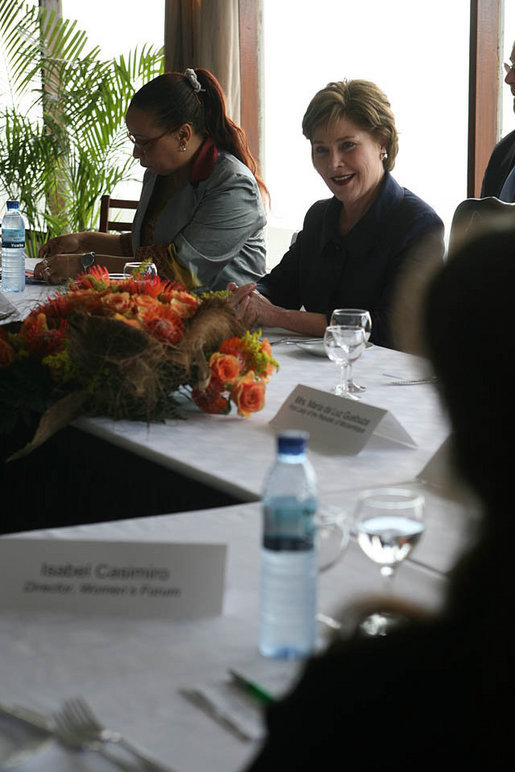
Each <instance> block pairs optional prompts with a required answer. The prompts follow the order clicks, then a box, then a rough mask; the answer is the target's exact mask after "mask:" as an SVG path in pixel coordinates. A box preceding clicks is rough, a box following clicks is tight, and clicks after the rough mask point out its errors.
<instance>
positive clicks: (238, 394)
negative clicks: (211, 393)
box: [231, 370, 266, 418]
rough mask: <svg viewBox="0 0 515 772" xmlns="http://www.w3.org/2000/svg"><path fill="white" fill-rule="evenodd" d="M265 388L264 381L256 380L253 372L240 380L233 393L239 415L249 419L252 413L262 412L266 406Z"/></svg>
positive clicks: (250, 371)
mask: <svg viewBox="0 0 515 772" xmlns="http://www.w3.org/2000/svg"><path fill="white" fill-rule="evenodd" d="M265 388H266V387H265V384H264V383H263V381H256V380H254V372H253V371H252V370H249V372H248V373H246V375H244V376H243V377H242V378H240V379H239V381H238V383H237V384H236V386H235V387H234V389H233V390H232V393H231V399H232V400H233V401H234V403H235V404H236V406H237V408H238V415H241V416H243V417H244V418H248V417H249V415H250V414H251V413H256V412H257V411H258V410H262V409H263V407H264V405H265Z"/></svg>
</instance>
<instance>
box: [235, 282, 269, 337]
mask: <svg viewBox="0 0 515 772" xmlns="http://www.w3.org/2000/svg"><path fill="white" fill-rule="evenodd" d="M256 287H257V285H256V284H255V283H254V282H250V283H249V284H243V285H242V286H241V287H238V286H237V285H236V284H234V282H231V283H230V284H228V285H227V289H228V290H230V292H231V293H232V294H231V295H230V296H229V302H230V303H231V304H232V306H233V307H234V309H235V311H236V313H237V315H238V316H239V317H240V318H241V319H243V320H244V321H246V322H247V323H249V322H250V323H251V324H252V325H253V326H256V325H258V324H259V325H263V326H264V327H273V326H274V321H273V319H274V318H275V311H276V309H277V307H276V306H274V305H273V304H272V303H271V302H270V301H269V300H268V299H267V298H265V296H264V295H262V294H261V293H260V292H258V291H257V289H256Z"/></svg>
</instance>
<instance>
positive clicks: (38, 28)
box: [0, 0, 163, 256]
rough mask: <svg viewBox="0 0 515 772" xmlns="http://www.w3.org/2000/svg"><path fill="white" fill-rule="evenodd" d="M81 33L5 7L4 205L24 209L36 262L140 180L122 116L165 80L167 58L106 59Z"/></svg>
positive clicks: (155, 54) (1, 21)
mask: <svg viewBox="0 0 515 772" xmlns="http://www.w3.org/2000/svg"><path fill="white" fill-rule="evenodd" d="M76 24H77V23H76V21H69V20H66V19H60V18H56V16H55V14H54V12H52V13H48V12H47V11H41V10H40V9H39V8H37V7H30V6H28V5H25V3H23V2H21V1H20V0H2V3H1V4H0V49H1V54H2V57H3V59H4V61H5V63H6V78H7V81H6V82H7V89H6V91H5V93H0V196H1V198H0V202H1V201H2V199H3V200H4V201H5V199H7V198H16V199H19V200H20V207H21V209H22V211H23V213H24V214H25V216H26V219H27V221H28V223H29V228H30V232H29V234H28V244H27V251H28V252H29V254H30V255H33V256H35V255H36V254H37V249H38V247H39V246H40V245H41V244H42V243H43V242H44V241H46V240H47V238H50V237H52V236H58V235H61V234H63V233H70V232H75V231H82V230H91V229H95V228H96V227H97V225H98V217H99V209H100V197H101V196H102V195H103V194H104V193H111V192H112V191H113V189H114V187H115V185H117V184H118V183H119V182H121V181H127V180H130V179H133V178H134V165H135V162H134V159H133V158H132V148H131V147H128V145H127V142H126V131H125V122H124V118H125V113H126V111H127V107H128V104H129V102H130V99H131V97H132V95H133V94H134V92H135V91H136V90H137V88H139V87H140V86H141V85H142V84H143V83H145V82H146V81H148V80H151V79H152V78H154V77H156V76H157V75H159V74H160V73H161V72H162V71H163V50H162V49H157V48H156V47H155V46H151V45H143V46H141V47H137V48H135V49H134V50H132V51H130V52H129V53H128V54H126V55H121V56H119V57H116V58H114V59H111V60H103V59H102V58H101V54H100V50H99V48H98V47H93V48H91V47H90V46H89V45H88V40H87V35H86V33H85V32H84V31H83V30H79V29H77V28H76ZM2 208H3V207H0V209H2Z"/></svg>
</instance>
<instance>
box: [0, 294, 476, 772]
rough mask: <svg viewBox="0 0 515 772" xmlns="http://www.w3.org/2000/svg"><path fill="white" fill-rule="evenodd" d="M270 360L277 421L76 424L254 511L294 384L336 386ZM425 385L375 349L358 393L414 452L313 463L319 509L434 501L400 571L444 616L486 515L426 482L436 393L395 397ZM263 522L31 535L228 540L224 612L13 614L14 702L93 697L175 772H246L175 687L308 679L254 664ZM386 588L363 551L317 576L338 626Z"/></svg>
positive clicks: (434, 443) (297, 353) (439, 430)
mask: <svg viewBox="0 0 515 772" xmlns="http://www.w3.org/2000/svg"><path fill="white" fill-rule="evenodd" d="M43 290H46V288H40V287H31V288H30V292H29V294H30V295H31V298H32V302H34V299H35V298H36V296H38V297H41V296H43V295H44V294H45V293H44V291H43ZM25 300H26V301H27V302H28V301H29V296H28V295H27V296H26V298H25V299H24V302H25ZM18 301H19V303H20V307H21V306H23V303H21V300H20V298H18ZM274 353H275V355H276V357H277V358H278V360H279V362H280V364H281V370H280V372H279V373H278V374H276V375H274V376H273V377H272V379H271V381H270V383H269V385H268V388H267V404H266V407H265V409H264V410H263V411H262V412H261V413H258V414H256V415H254V416H253V417H252V418H251V419H249V420H244V419H241V418H239V417H238V416H236V415H235V413H233V414H232V415H230V416H225V417H220V416H208V415H204V414H201V413H199V412H197V411H195V410H191V411H190V412H189V413H188V418H187V420H186V421H172V422H169V423H168V424H166V425H151V426H147V425H145V424H140V423H133V422H118V423H117V422H114V421H111V420H109V419H103V418H98V419H88V420H86V419H81V420H79V421H78V422H77V425H78V426H79V427H80V428H82V429H83V430H85V431H88V432H92V433H94V434H96V435H98V436H100V437H103V438H104V439H106V440H107V441H109V442H113V443H116V444H119V445H121V446H123V447H126V448H128V449H131V450H132V451H134V452H135V453H137V454H140V455H143V456H145V457H148V458H150V459H152V460H154V461H155V462H156V463H159V464H161V465H163V466H165V467H166V466H168V467H170V468H173V469H178V470H180V471H182V472H183V473H185V474H186V475H188V476H190V477H192V478H193V479H201V480H204V481H206V482H208V483H210V484H211V485H214V486H216V487H218V488H221V489H223V490H227V491H229V492H232V493H236V495H238V496H240V497H241V498H242V500H245V501H253V500H254V501H255V500H256V499H258V498H259V496H260V493H261V489H262V484H263V479H264V476H265V473H266V470H267V468H268V466H269V465H270V463H271V461H272V459H273V457H274V455H275V439H274V432H273V431H272V429H271V427H270V426H269V421H270V420H271V418H272V417H273V416H274V415H275V414H276V412H277V410H278V409H279V407H280V405H281V404H282V402H283V401H284V400H285V399H286V397H287V396H288V394H289V393H290V392H291V390H292V389H293V388H294V386H295V385H296V384H297V383H304V384H307V385H310V386H315V387H317V388H321V389H329V388H330V387H331V386H332V385H333V384H334V383H335V382H336V380H337V377H338V371H337V368H336V366H335V365H334V364H333V363H332V362H330V361H329V360H326V359H323V358H320V357H315V356H312V355H310V354H308V353H306V352H305V351H301V350H299V349H297V348H296V347H294V346H287V345H285V344H279V345H277V346H275V347H274ZM423 372H424V362H423V361H422V360H420V359H417V358H415V357H410V356H408V355H405V354H402V353H399V352H394V351H390V350H387V349H381V348H378V347H374V348H371V349H370V350H367V351H366V352H365V354H364V356H363V358H362V359H361V360H360V361H359V362H358V363H357V364H356V366H355V378H356V380H358V381H359V382H362V383H364V384H365V385H366V386H367V391H366V392H365V394H364V399H365V400H366V401H367V402H370V403H371V404H373V405H377V406H379V407H386V408H388V409H389V410H390V411H391V412H392V413H393V414H394V415H395V417H396V418H397V419H398V420H399V421H400V422H401V424H402V425H403V426H404V428H405V429H406V430H407V431H408V432H409V433H410V434H411V436H412V437H413V438H414V439H415V441H416V442H417V447H416V448H407V447H402V446H395V445H391V444H388V443H386V441H384V440H379V439H377V438H373V439H372V440H371V442H370V443H369V445H368V446H367V447H366V448H365V449H364V450H363V451H362V452H361V453H360V454H359V455H357V456H344V455H341V454H335V453H326V452H323V451H320V450H316V449H311V453H310V456H311V459H312V461H313V464H314V467H315V470H316V473H317V476H318V480H319V484H320V490H321V496H322V498H323V499H324V500H325V501H327V502H328V503H333V504H337V505H339V506H341V507H342V508H343V509H345V510H346V511H347V512H351V511H352V510H353V508H354V505H355V501H356V497H357V494H358V491H359V490H360V489H362V488H363V487H365V486H369V485H378V484H390V483H401V482H402V483H403V484H409V485H411V486H412V487H415V488H417V489H423V490H424V491H425V494H426V497H427V504H428V506H427V530H426V534H425V535H424V537H423V539H422V541H421V543H420V545H419V547H418V549H417V550H416V551H415V553H414V555H413V560H411V561H408V562H407V563H406V564H405V565H404V566H402V567H401V568H400V570H399V575H398V576H397V577H396V592H397V593H398V594H400V595H402V596H404V597H406V598H408V599H410V600H413V601H415V602H417V603H419V604H422V605H424V606H425V607H427V608H436V607H438V605H439V603H440V602H441V599H442V592H443V590H444V587H445V573H446V572H447V571H448V570H449V568H450V567H451V566H452V565H453V563H454V561H455V559H456V557H457V555H459V553H460V552H461V551H462V549H463V547H464V545H466V544H467V542H468V540H469V538H470V536H471V535H472V534H473V531H474V524H475V518H474V514H473V512H469V511H468V510H467V508H464V506H463V505H462V504H461V503H459V502H458V501H451V500H448V499H444V498H442V496H440V495H439V493H438V491H437V490H436V489H434V488H430V487H428V486H426V485H424V484H423V483H422V482H420V481H417V480H416V477H417V475H418V474H419V473H420V472H421V470H422V469H423V467H424V466H425V465H426V463H427V462H428V461H429V459H430V458H431V457H432V456H433V454H434V453H435V451H436V450H437V449H438V448H439V446H440V444H441V443H442V442H443V440H444V439H445V438H446V436H447V434H448V425H447V421H446V419H445V416H444V415H443V413H442V410H441V408H440V404H439V400H438V397H437V394H436V392H435V390H434V388H433V386H432V385H417V386H393V385H390V384H389V381H391V380H394V379H395V380H396V379H403V378H412V377H416V376H419V375H420V374H421V373H423ZM385 373H386V374H385ZM125 482H126V481H125ZM260 516H261V511H260V505H259V503H248V504H242V505H238V506H235V507H228V508H224V509H211V510H203V511H201V512H190V513H187V514H180V515H164V516H160V517H148V518H142V519H134V520H126V521H123V520H122V521H116V522H112V523H103V524H98V525H90V526H77V527H74V528H66V529H55V530H52V531H48V532H37V533H30V534H25V535H24V538H34V537H36V538H55V539H66V538H79V539H80V538H88V539H91V538H93V539H115V540H118V539H122V540H123V539H130V540H136V541H146V540H149V541H155V540H159V541H165V542H166V541H168V540H171V541H174V540H175V541H201V542H204V541H214V542H220V541H222V542H224V543H227V544H228V547H229V552H228V567H227V577H226V595H225V603H224V613H223V615H222V616H220V617H218V618H215V619H204V620H200V621H195V622H173V623H172V622H167V621H162V620H161V621H144V622H142V621H141V620H136V619H126V618H121V617H118V618H117V617H108V618H107V617H102V616H96V617H92V618H83V617H82V616H81V615H80V614H77V615H73V614H64V613H46V612H43V611H40V612H32V613H29V612H23V613H22V612H20V611H17V610H7V611H3V613H2V615H1V617H0V671H1V674H2V678H1V683H2V699H4V700H5V701H10V702H19V703H21V704H25V705H28V706H32V707H36V708H40V709H44V710H49V711H51V710H54V709H55V708H56V707H57V706H58V704H59V702H60V701H61V700H62V699H64V698H66V697H70V696H74V695H77V694H82V695H84V696H85V697H86V698H87V699H88V700H89V701H90V703H91V704H92V706H93V707H94V708H95V710H96V711H97V712H98V713H99V714H100V715H101V717H102V718H103V719H104V720H105V721H106V722H108V723H110V724H111V725H112V726H113V727H114V728H117V729H120V730H122V731H123V732H124V733H125V734H127V735H129V736H131V737H132V738H134V739H135V740H138V741H139V742H140V743H142V744H143V745H146V746H147V747H148V748H150V749H152V751H153V752H154V753H155V754H156V755H157V756H159V757H160V758H161V759H162V760H163V761H168V762H169V764H170V765H171V766H172V767H173V768H174V769H175V770H177V772H200V770H202V771H203V770H209V772H218V771H220V772H222V770H223V772H228V770H238V769H240V768H241V766H242V765H243V764H244V762H245V761H246V760H247V759H248V758H250V756H251V754H252V753H253V752H254V750H255V748H254V746H253V745H252V744H249V743H243V742H242V741H240V740H238V739H236V738H235V737H234V736H233V735H232V734H230V733H229V732H227V731H226V730H224V729H223V728H221V727H220V726H219V725H218V724H217V723H215V722H214V721H213V719H211V718H209V717H207V716H206V715H204V714H203V713H202V712H201V711H200V710H199V709H198V708H196V707H195V706H193V705H191V704H190V703H189V702H188V701H187V700H186V699H185V698H184V697H183V696H182V695H181V694H180V692H179V689H180V688H181V687H187V688H191V687H193V686H195V685H197V684H199V683H200V684H213V685H218V684H220V683H222V682H223V681H224V680H225V678H226V674H227V669H228V668H229V667H238V666H243V667H246V666H252V667H253V668H257V669H258V671H259V672H260V677H261V680H262V681H264V682H265V683H269V684H273V683H274V682H275V683H283V682H285V680H284V679H285V678H286V682H290V681H291V679H292V678H294V675H295V673H296V672H297V667H298V666H296V665H295V666H293V667H292V665H291V663H282V662H274V661H269V660H265V659H264V658H262V657H260V655H259V654H258V651H257V612H258V600H259V593H258V577H259V565H260V552H259V544H260ZM3 538H9V537H3ZM380 587H381V585H380V578H379V571H378V568H377V567H376V566H375V565H374V564H372V563H371V562H370V561H369V560H368V559H367V558H366V557H365V556H364V555H363V554H362V553H361V551H360V550H359V548H358V547H357V545H356V543H355V542H354V541H352V542H351V544H350V547H349V549H348V551H347V552H346V554H345V555H344V557H343V559H342V560H341V561H340V562H339V563H338V564H337V565H336V566H335V567H333V568H331V569H330V570H329V571H327V572H325V573H323V574H322V575H321V577H320V604H319V605H320V610H321V611H322V612H323V613H325V614H329V615H332V614H334V613H335V612H336V610H337V609H338V608H339V607H340V606H341V605H342V604H345V603H346V602H347V601H349V600H355V599H357V598H359V597H362V596H363V595H366V594H368V593H371V592H372V593H375V592H378V591H379V590H380ZM0 729H1V724H0ZM25 768H26V769H27V772H42V770H52V772H64V770H67V771H68V770H71V769H73V770H104V769H109V768H110V767H109V765H108V764H107V762H105V761H103V760H101V759H97V758H93V757H92V756H90V755H77V754H72V753H70V752H67V751H65V750H63V749H60V748H59V747H58V746H57V745H56V744H55V743H50V744H49V745H48V746H47V747H46V748H45V750H43V752H42V753H41V754H40V755H39V756H37V757H35V758H34V759H33V760H32V761H31V762H30V763H28V764H27V765H26V767H25Z"/></svg>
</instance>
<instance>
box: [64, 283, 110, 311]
mask: <svg viewBox="0 0 515 772" xmlns="http://www.w3.org/2000/svg"><path fill="white" fill-rule="evenodd" d="M104 294H105V293H104V292H97V291H96V290H93V289H79V290H73V291H72V292H68V294H67V295H66V300H67V301H68V307H67V309H66V312H67V313H71V311H72V310H75V309H79V310H81V311H94V312H95V311H98V310H99V309H100V307H101V306H102V298H103V296H104Z"/></svg>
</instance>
